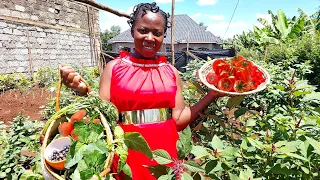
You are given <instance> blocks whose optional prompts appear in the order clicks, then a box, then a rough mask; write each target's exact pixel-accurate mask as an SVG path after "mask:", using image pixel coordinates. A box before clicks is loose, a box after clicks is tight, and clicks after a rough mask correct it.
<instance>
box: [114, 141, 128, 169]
mask: <svg viewBox="0 0 320 180" xmlns="http://www.w3.org/2000/svg"><path fill="white" fill-rule="evenodd" d="M116 154H118V155H119V156H120V158H119V161H118V173H119V172H120V171H122V168H123V167H124V166H125V164H126V160H127V157H128V148H127V146H126V145H125V144H123V143H122V145H121V144H120V145H118V147H117V148H116Z"/></svg>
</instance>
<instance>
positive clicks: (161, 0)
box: [156, 0, 184, 4]
mask: <svg viewBox="0 0 320 180" xmlns="http://www.w3.org/2000/svg"><path fill="white" fill-rule="evenodd" d="M182 1H184V0H176V1H175V2H182ZM156 3H159V4H165V3H172V0H156Z"/></svg>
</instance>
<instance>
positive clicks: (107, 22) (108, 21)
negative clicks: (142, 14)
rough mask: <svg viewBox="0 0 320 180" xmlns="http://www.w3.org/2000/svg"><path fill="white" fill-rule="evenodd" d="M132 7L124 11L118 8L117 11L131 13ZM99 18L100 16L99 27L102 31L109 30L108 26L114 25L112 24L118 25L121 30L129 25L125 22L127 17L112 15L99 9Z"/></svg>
mask: <svg viewBox="0 0 320 180" xmlns="http://www.w3.org/2000/svg"><path fill="white" fill-rule="evenodd" d="M133 7H134V6H131V7H129V8H128V10H127V11H124V10H119V11H120V12H125V13H127V14H131V13H132V12H133ZM99 18H100V19H99V20H100V29H101V31H102V32H103V31H105V30H106V29H108V30H110V27H111V26H114V25H117V26H120V28H121V32H123V31H125V30H127V29H129V28H130V26H129V25H128V23H127V21H128V18H125V17H119V16H117V15H114V14H112V13H109V12H106V11H101V10H100V12H99Z"/></svg>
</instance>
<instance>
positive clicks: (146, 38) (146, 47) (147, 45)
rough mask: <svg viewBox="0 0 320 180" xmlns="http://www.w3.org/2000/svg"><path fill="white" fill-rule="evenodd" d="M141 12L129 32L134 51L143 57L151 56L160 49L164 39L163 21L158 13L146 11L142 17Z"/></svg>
mask: <svg viewBox="0 0 320 180" xmlns="http://www.w3.org/2000/svg"><path fill="white" fill-rule="evenodd" d="M141 13H142V12H140V13H139V16H138V19H137V22H136V24H135V26H134V27H133V29H132V32H131V34H132V37H133V38H134V46H135V53H138V55H140V56H142V57H144V58H153V57H154V56H155V55H156V53H157V52H158V51H159V50H160V48H161V45H162V42H163V39H164V23H165V21H164V19H163V16H161V14H160V13H153V12H150V11H147V13H146V14H145V15H144V16H143V17H141Z"/></svg>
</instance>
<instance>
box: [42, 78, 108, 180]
mask: <svg viewBox="0 0 320 180" xmlns="http://www.w3.org/2000/svg"><path fill="white" fill-rule="evenodd" d="M81 81H82V82H84V83H85V84H86V86H87V87H88V93H89V92H91V87H90V86H89V84H88V83H87V82H86V81H85V80H84V79H82V78H81ZM61 86H62V80H61V78H60V80H59V85H58V88H57V94H56V112H58V111H59V110H60V90H61ZM100 120H101V123H102V125H103V126H104V130H105V133H106V137H107V142H108V143H109V142H112V141H113V135H112V132H111V129H110V126H109V124H108V122H107V120H106V118H105V117H104V115H103V114H102V113H100ZM66 121H67V119H66V117H65V116H64V115H62V116H60V117H58V118H57V119H55V120H53V121H52V122H51V123H50V125H49V127H48V129H47V130H46V132H45V134H43V135H44V140H43V143H42V147H41V168H42V173H43V176H44V178H45V179H46V180H51V179H52V180H54V179H58V180H64V178H62V177H61V176H60V175H59V174H57V173H56V171H55V170H54V169H53V168H51V167H50V165H49V164H48V163H47V162H46V160H45V158H44V151H45V149H46V147H47V145H48V141H49V140H50V139H52V138H53V137H54V136H55V135H56V134H58V133H59V132H58V126H59V125H60V123H62V122H66ZM113 157H114V153H113V152H110V153H109V156H108V157H107V160H106V163H105V166H104V168H105V170H104V171H102V172H101V173H100V177H104V176H106V175H107V174H108V173H109V172H110V167H111V165H112V161H113ZM95 179H96V180H97V179H98V177H93V178H92V180H95Z"/></svg>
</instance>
